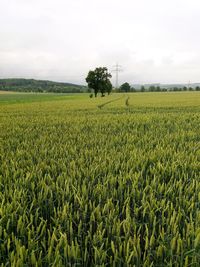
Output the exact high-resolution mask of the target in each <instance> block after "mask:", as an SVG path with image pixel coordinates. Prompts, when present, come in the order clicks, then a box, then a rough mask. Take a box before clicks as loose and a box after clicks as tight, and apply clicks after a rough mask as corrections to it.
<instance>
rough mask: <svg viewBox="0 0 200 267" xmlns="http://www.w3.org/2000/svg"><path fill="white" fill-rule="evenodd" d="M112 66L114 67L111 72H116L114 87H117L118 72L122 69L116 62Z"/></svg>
mask: <svg viewBox="0 0 200 267" xmlns="http://www.w3.org/2000/svg"><path fill="white" fill-rule="evenodd" d="M113 68H114V69H113V70H112V72H115V73H116V81H115V89H117V88H118V81H119V72H121V71H123V70H122V66H121V65H119V64H118V63H116V65H115V66H113Z"/></svg>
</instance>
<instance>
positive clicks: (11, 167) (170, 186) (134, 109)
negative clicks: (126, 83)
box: [0, 92, 200, 267]
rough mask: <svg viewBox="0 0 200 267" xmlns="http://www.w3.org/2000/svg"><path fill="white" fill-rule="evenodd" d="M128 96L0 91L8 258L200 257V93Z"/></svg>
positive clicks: (158, 260)
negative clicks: (93, 96) (127, 102)
mask: <svg viewBox="0 0 200 267" xmlns="http://www.w3.org/2000/svg"><path fill="white" fill-rule="evenodd" d="M129 96H130V99H129V105H128V106H126V105H125V100H126V97H127V96H126V95H123V94H113V95H111V96H109V97H105V98H100V97H98V98H97V99H94V98H93V99H90V98H89V96H88V95H87V94H77V95H64V94H63V95H58V94H52V95H50V94H42V95H40V94H6V93H4V94H1V95H0V264H1V265H0V266H1V267H4V266H18V267H21V266H54V267H57V266H81V267H82V266H84V267H87V266H135V267H140V266H146V267H149V266H152V267H153V266H156V267H158V266H175V267H178V266H185V267H187V266H188V267H189V266H196V267H198V266H200V204H199V203H200V175H199V173H200V163H199V162H200V116H199V114H200V113H199V112H200V93H199V92H182V93H168V92H166V93H133V94H129ZM110 100H112V102H110V103H108V104H106V105H104V106H103V107H102V108H99V107H98V106H102V105H103V104H105V103H106V102H108V101H110Z"/></svg>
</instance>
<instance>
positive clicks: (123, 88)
mask: <svg viewBox="0 0 200 267" xmlns="http://www.w3.org/2000/svg"><path fill="white" fill-rule="evenodd" d="M120 91H122V92H130V91H131V86H130V84H129V83H123V84H122V85H121V86H120Z"/></svg>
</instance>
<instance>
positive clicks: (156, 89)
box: [116, 82, 200, 93]
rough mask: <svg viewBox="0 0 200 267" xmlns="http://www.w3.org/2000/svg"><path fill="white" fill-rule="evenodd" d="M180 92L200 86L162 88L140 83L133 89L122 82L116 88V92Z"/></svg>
mask: <svg viewBox="0 0 200 267" xmlns="http://www.w3.org/2000/svg"><path fill="white" fill-rule="evenodd" d="M168 91H170V92H180V91H200V86H196V87H194V88H193V87H186V86H183V87H171V88H164V87H160V86H154V85H150V86H148V87H146V86H144V85H142V86H141V87H140V89H135V88H134V87H132V86H130V84H129V83H127V82H126V83H123V84H122V85H121V86H120V88H119V89H116V92H127V93H128V92H168Z"/></svg>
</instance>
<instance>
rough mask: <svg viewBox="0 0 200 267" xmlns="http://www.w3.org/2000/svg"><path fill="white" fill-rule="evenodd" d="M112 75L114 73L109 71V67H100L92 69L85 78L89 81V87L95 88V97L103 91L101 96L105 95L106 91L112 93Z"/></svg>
mask: <svg viewBox="0 0 200 267" xmlns="http://www.w3.org/2000/svg"><path fill="white" fill-rule="evenodd" d="M111 77H112V75H111V74H110V73H108V69H107V68H105V67H99V68H96V69H95V70H90V71H89V73H88V75H87V77H86V79H85V80H86V82H87V83H88V87H89V88H91V89H93V90H94V95H95V97H96V96H97V94H98V92H101V96H105V93H106V92H108V94H110V92H111V90H112V84H111V81H110V78H111Z"/></svg>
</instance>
